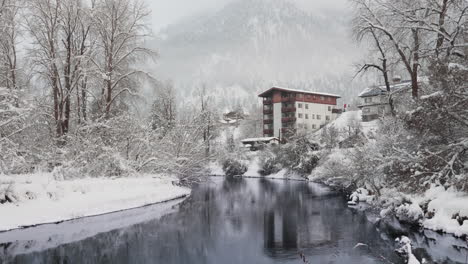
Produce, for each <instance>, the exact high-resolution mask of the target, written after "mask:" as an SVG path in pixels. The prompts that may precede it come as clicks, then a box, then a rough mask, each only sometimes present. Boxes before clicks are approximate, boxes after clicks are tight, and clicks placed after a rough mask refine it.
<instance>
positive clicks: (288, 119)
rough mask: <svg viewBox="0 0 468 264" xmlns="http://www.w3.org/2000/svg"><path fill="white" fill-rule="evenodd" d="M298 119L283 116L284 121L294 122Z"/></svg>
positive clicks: (282, 120)
mask: <svg viewBox="0 0 468 264" xmlns="http://www.w3.org/2000/svg"><path fill="white" fill-rule="evenodd" d="M296 121H297V118H295V117H283V118H281V122H282V123H294V122H296Z"/></svg>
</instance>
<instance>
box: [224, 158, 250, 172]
mask: <svg viewBox="0 0 468 264" xmlns="http://www.w3.org/2000/svg"><path fill="white" fill-rule="evenodd" d="M223 171H224V173H225V174H226V176H242V175H244V173H246V172H247V165H245V164H243V163H242V162H240V161H237V160H235V159H232V158H228V159H226V160H225V161H224V162H223Z"/></svg>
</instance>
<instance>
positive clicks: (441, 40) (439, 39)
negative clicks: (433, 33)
mask: <svg viewBox="0 0 468 264" xmlns="http://www.w3.org/2000/svg"><path fill="white" fill-rule="evenodd" d="M448 1H449V0H442V6H441V10H440V14H439V33H438V34H437V42H436V49H435V52H436V56H437V58H439V54H440V48H442V45H443V44H444V40H445V38H444V35H443V33H445V32H446V31H445V27H444V26H445V17H446V15H447V9H448Z"/></svg>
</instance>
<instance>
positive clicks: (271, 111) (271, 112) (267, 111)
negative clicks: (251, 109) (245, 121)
mask: <svg viewBox="0 0 468 264" xmlns="http://www.w3.org/2000/svg"><path fill="white" fill-rule="evenodd" d="M263 114H264V115H271V114H273V109H270V110H263Z"/></svg>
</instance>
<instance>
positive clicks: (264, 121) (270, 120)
mask: <svg viewBox="0 0 468 264" xmlns="http://www.w3.org/2000/svg"><path fill="white" fill-rule="evenodd" d="M263 124H265V125H270V124H273V120H272V119H267V120H263Z"/></svg>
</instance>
